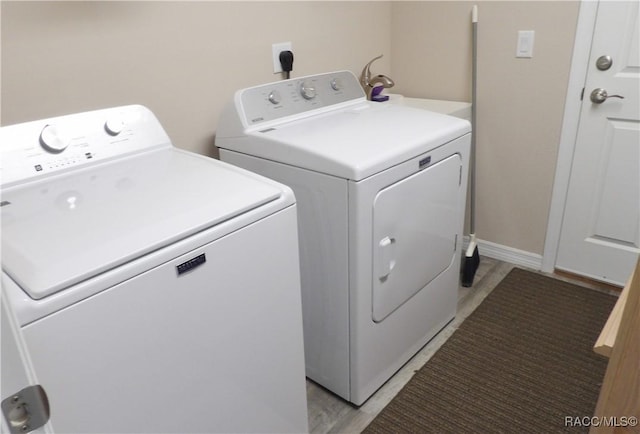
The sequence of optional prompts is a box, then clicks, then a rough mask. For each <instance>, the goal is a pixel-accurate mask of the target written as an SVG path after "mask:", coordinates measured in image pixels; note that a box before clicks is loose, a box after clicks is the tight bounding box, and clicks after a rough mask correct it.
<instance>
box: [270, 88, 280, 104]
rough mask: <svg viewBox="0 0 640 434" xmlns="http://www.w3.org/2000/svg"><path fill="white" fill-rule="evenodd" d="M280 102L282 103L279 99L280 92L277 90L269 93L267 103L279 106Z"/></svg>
mask: <svg viewBox="0 0 640 434" xmlns="http://www.w3.org/2000/svg"><path fill="white" fill-rule="evenodd" d="M280 101H282V99H281V98H280V92H278V91H277V90H272V91H271V92H269V102H270V103H271V104H280Z"/></svg>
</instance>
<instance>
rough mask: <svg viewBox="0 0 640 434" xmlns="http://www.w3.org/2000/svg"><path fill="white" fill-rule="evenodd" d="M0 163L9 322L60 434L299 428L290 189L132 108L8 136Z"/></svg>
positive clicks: (298, 313)
mask: <svg viewBox="0 0 640 434" xmlns="http://www.w3.org/2000/svg"><path fill="white" fill-rule="evenodd" d="M0 152H1V156H2V160H1V161H2V203H1V205H2V206H1V207H0V209H1V212H2V298H3V302H4V303H8V304H9V307H10V309H9V311H10V312H12V314H11V315H12V316H13V317H12V318H10V321H8V322H7V320H6V318H5V317H3V318H4V319H3V325H4V324H14V325H15V332H16V336H14V337H16V339H18V340H19V341H20V344H19V345H18V347H20V348H23V349H26V352H27V356H26V361H27V362H28V363H27V365H29V366H27V367H26V369H28V375H26V376H25V375H23V376H22V377H24V380H21V381H23V383H26V382H32V381H37V382H39V384H40V385H41V386H42V387H43V388H44V390H45V391H46V394H47V395H48V399H49V404H50V409H51V419H50V422H49V425H48V426H49V427H50V428H52V429H53V431H55V432H61V433H62V432H64V433H89V432H102V433H105V432H111V433H116V432H118V433H124V432H138V433H139V432H148V433H160V432H171V433H185V432H193V433H195V432H209V433H210V432H304V431H307V429H308V428H307V408H306V389H305V373H304V349H303V342H302V339H303V334H302V307H301V295H300V281H299V259H298V238H297V223H296V203H295V198H294V196H293V193H292V191H291V189H290V188H288V187H286V186H284V185H282V184H278V183H276V182H273V181H271V180H268V179H266V178H263V177H261V176H259V175H256V174H253V173H250V172H247V171H245V170H243V169H240V168H237V167H234V166H231V165H229V164H226V163H222V162H220V161H217V160H213V159H210V158H207V157H203V156H199V155H196V154H193V153H189V152H185V151H182V150H179V149H177V148H175V147H173V146H172V144H171V141H170V139H169V137H168V136H167V134H166V133H165V131H164V130H163V128H162V126H161V125H160V123H159V122H158V120H157V119H156V118H155V116H154V115H153V114H152V113H151V112H150V111H149V110H147V109H145V108H144V107H142V106H126V107H117V108H113V109H107V110H98V111H93V112H87V113H81V114H76V115H71V116H63V117H57V118H52V119H46V120H42V121H36V122H29V123H24V124H19V125H14V126H8V127H3V128H1V129H0ZM5 307H6V306H5ZM4 332H5V330H4V329H3V337H4V336H5V334H4ZM9 341H10V339H6V340H5V339H3V342H2V344H3V351H2V361H3V364H2V368H3V372H2V379H3V385H4V386H7V385H8V384H11V386H12V387H14V388H15V389H16V390H7V389H6V387H4V388H3V396H2V398H3V399H5V398H7V397H8V398H11V396H13V395H14V394H16V395H15V396H17V397H18V398H16V399H15V400H16V401H18V400H19V394H20V390H22V386H24V387H25V388H26V387H27V386H28V385H27V384H17V379H18V378H22V377H18V376H17V375H16V374H14V373H12V372H10V371H9V370H10V369H14V370H15V363H14V362H15V360H18V359H19V357H16V354H15V353H16V350H15V345H14V347H13V348H11V347H9ZM5 342H6V346H5ZM22 356H24V354H22ZM22 361H23V363H24V362H25V357H23V358H22ZM5 362H7V364H5ZM29 372H30V373H29ZM5 380H6V381H5ZM25 390H26V389H25ZM25 393H26V392H25ZM9 400H11V399H9ZM3 408H4V404H3ZM14 417H15V418H16V420H15V421H13V422H17V423H20V422H21V419H20V417H21V416H19V415H18V413H17V412H14ZM5 422H7V424H11V421H6V420H5ZM22 422H25V420H24V418H23V419H22ZM14 428H16V427H14ZM31 428H33V427H31ZM31 428H30V429H31ZM16 429H17V430H18V431H24V430H21V425H17V428H16Z"/></svg>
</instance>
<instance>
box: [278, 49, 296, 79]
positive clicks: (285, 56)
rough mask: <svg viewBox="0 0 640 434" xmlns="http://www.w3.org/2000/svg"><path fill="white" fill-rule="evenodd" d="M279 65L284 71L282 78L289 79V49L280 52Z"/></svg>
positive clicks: (291, 65) (291, 59)
mask: <svg viewBox="0 0 640 434" xmlns="http://www.w3.org/2000/svg"><path fill="white" fill-rule="evenodd" d="M280 65H282V71H283V72H284V78H285V79H289V76H290V72H291V71H292V70H293V53H292V52H291V51H289V50H286V51H281V52H280Z"/></svg>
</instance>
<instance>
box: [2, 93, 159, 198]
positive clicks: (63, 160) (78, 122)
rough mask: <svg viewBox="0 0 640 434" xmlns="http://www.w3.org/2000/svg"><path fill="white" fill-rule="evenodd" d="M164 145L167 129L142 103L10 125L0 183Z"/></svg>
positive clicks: (5, 132)
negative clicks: (165, 129)
mask: <svg viewBox="0 0 640 434" xmlns="http://www.w3.org/2000/svg"><path fill="white" fill-rule="evenodd" d="M165 146H171V142H170V139H169V137H168V136H167V133H166V132H165V131H164V129H163V128H162V126H161V125H160V122H159V121H158V120H157V118H156V117H155V116H154V114H153V113H151V111H149V109H147V108H146V107H143V106H140V105H130V106H123V107H115V108H111V109H105V110H96V111H92V112H86V113H79V114H73V115H67V116H60V117H55V118H50V119H44V120H39V121H33V122H26V123H22V124H16V125H10V126H6V127H2V128H0V177H1V183H2V184H1V185H2V186H3V187H6V186H9V185H12V184H15V183H18V182H23V181H28V180H30V179H32V178H37V177H40V176H44V175H46V174H51V173H58V172H62V171H65V170H68V169H71V168H79V167H81V166H85V165H89V164H95V163H97V162H102V161H105V160H109V159H113V158H116V157H120V156H124V155H129V154H132V153H137V152H142V151H145V150H150V149H153V148H158V147H165Z"/></svg>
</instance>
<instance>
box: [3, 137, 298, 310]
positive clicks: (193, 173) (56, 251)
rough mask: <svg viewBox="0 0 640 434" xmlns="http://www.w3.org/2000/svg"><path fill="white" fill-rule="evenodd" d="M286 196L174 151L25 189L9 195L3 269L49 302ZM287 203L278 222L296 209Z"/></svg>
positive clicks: (240, 174)
mask: <svg viewBox="0 0 640 434" xmlns="http://www.w3.org/2000/svg"><path fill="white" fill-rule="evenodd" d="M285 189H286V187H284V186H281V188H279V186H278V184H276V183H270V182H268V181H266V180H264V179H263V178H260V177H258V176H256V175H253V174H251V173H249V172H246V171H243V170H241V169H238V168H236V167H233V166H230V165H228V164H225V163H223V162H220V161H217V160H213V159H210V158H206V157H202V156H198V155H195V154H191V153H187V152H184V151H180V150H177V149H175V148H169V149H164V150H160V151H154V152H148V153H145V154H141V155H138V156H136V157H132V158H128V159H126V160H120V161H119V162H112V163H108V164H105V165H101V166H95V167H94V168H92V169H81V170H76V171H74V172H71V173H67V174H66V175H63V176H58V177H52V178H48V179H45V180H42V181H40V182H35V183H30V184H27V185H23V186H16V187H14V188H11V189H8V190H7V191H4V192H3V194H2V202H3V206H2V207H1V208H0V209H1V212H2V268H3V271H5V272H6V273H7V274H8V275H9V276H10V277H11V278H12V279H13V280H14V281H16V282H17V283H18V284H19V285H20V286H21V287H22V288H23V290H25V291H26V292H27V293H28V294H29V296H31V297H32V298H34V299H40V298H43V297H46V296H48V295H50V294H53V293H55V292H57V291H60V290H62V289H65V288H67V287H69V286H71V285H73V284H75V283H78V282H80V281H83V280H85V279H89V278H91V277H94V276H96V275H98V274H100V273H102V272H104V271H107V270H109V269H112V268H114V267H117V266H119V265H122V264H124V263H126V262H129V261H131V260H133V259H136V258H138V257H140V256H142V255H144V254H146V253H149V252H151V251H153V250H156V249H159V248H162V247H165V246H167V245H169V244H172V243H174V242H176V241H178V240H180V239H183V238H185V237H187V236H189V235H192V234H194V233H196V232H199V231H202V230H203V229H206V228H209V227H211V226H214V225H216V224H218V223H221V222H224V221H225V220H229V219H231V218H233V217H236V216H239V215H240V214H242V213H245V212H247V211H249V210H252V209H255V208H258V207H260V206H263V205H264V204H267V203H268V202H272V201H274V200H276V199H278V198H279V197H281V196H283V194H284V192H285V191H286V190H285ZM291 197H293V196H291ZM281 202H282V201H279V202H278V205H276V204H273V205H272V206H273V207H274V210H273V212H275V211H276V209H275V208H277V209H280V208H282V207H283V206H285V205H288V203H287V204H282V203H281ZM290 202H291V203H293V202H294V200H293V199H291V200H290ZM251 222H252V221H248V222H247V224H248V223H251Z"/></svg>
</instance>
